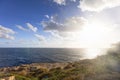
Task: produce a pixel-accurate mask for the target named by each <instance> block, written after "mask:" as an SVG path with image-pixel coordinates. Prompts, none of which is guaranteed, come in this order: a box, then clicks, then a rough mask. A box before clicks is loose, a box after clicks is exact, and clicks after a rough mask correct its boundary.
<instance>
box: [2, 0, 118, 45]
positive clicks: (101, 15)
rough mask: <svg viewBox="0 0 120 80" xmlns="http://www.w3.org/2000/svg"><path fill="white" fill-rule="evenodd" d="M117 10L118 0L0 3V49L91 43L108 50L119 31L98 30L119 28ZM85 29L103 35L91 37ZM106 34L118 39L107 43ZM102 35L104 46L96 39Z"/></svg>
mask: <svg viewBox="0 0 120 80" xmlns="http://www.w3.org/2000/svg"><path fill="white" fill-rule="evenodd" d="M103 3H104V4H103ZM119 6H120V3H119V0H115V1H112V0H107V1H105V0H91V1H90V0H24V1H23V0H0V47H71V46H72V47H93V46H92V45H93V44H91V43H92V42H95V43H94V47H101V46H102V47H103V45H100V44H98V43H101V44H106V46H108V44H112V43H114V42H118V41H119V36H120V35H118V34H119V30H118V29H119V27H116V28H117V29H116V28H113V27H109V29H112V30H114V29H115V31H111V32H110V31H109V29H107V30H106V27H103V28H99V27H98V26H99V25H101V24H102V25H101V26H104V25H108V26H109V25H112V26H118V25H119V24H118V23H119V21H120V19H119V17H117V19H116V20H115V19H114V16H117V15H119V13H120V11H119V9H120V7H119ZM112 11H116V13H109V12H112ZM94 22H95V23H94ZM91 23H93V24H91ZM96 23H97V24H96ZM108 23H110V24H108ZM88 26H89V27H91V28H93V29H92V30H94V29H95V32H97V29H102V30H104V29H105V30H106V31H105V33H104V34H97V35H94V34H95V33H92V32H94V31H92V30H91V29H89V27H88ZM95 26H96V27H98V28H97V29H96V27H95ZM86 27H87V28H86ZM84 28H85V30H84ZM87 29H89V30H88V33H90V34H91V35H88V33H87V32H86V33H85V31H87ZM102 30H101V32H102ZM116 30H118V31H117V32H116ZM99 31H100V30H99ZM107 31H108V32H107ZM101 32H100V33H101ZM107 33H109V34H112V35H113V36H114V35H116V34H117V36H115V38H114V39H112V40H111V41H110V42H107V40H108V39H109V40H110V39H111V38H113V37H109V35H108V34H107ZM102 35H107V38H106V36H104V37H105V38H106V39H105V40H104V42H103V41H98V40H97V39H96V38H95V37H96V36H102ZM83 36H84V37H83ZM93 36H94V37H93ZM104 37H100V38H104ZM90 38H92V39H90ZM87 39H90V40H89V41H87ZM94 40H95V41H94ZM80 45H81V46H80Z"/></svg>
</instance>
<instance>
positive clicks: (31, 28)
mask: <svg viewBox="0 0 120 80" xmlns="http://www.w3.org/2000/svg"><path fill="white" fill-rule="evenodd" d="M26 24H27V27H28V28H29V29H30V30H32V31H33V32H37V30H38V29H37V27H34V26H33V25H32V24H30V23H26Z"/></svg>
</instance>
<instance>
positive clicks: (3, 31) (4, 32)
mask: <svg viewBox="0 0 120 80" xmlns="http://www.w3.org/2000/svg"><path fill="white" fill-rule="evenodd" d="M11 34H15V31H13V30H12V29H10V28H6V27H4V26H2V25H0V38H4V39H11V40H14V37H13V36H11Z"/></svg>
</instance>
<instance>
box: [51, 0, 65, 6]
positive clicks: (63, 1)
mask: <svg viewBox="0 0 120 80" xmlns="http://www.w3.org/2000/svg"><path fill="white" fill-rule="evenodd" d="M53 2H56V3H57V4H59V5H65V4H66V2H65V0H53Z"/></svg>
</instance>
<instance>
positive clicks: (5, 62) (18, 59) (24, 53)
mask: <svg viewBox="0 0 120 80" xmlns="http://www.w3.org/2000/svg"><path fill="white" fill-rule="evenodd" d="M82 55H83V50H82V49H80V48H0V67H10V66H18V65H21V64H30V63H40V62H42V63H45V62H48V63H49V62H51V63H52V62H71V61H78V60H80V59H81V58H82Z"/></svg>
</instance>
